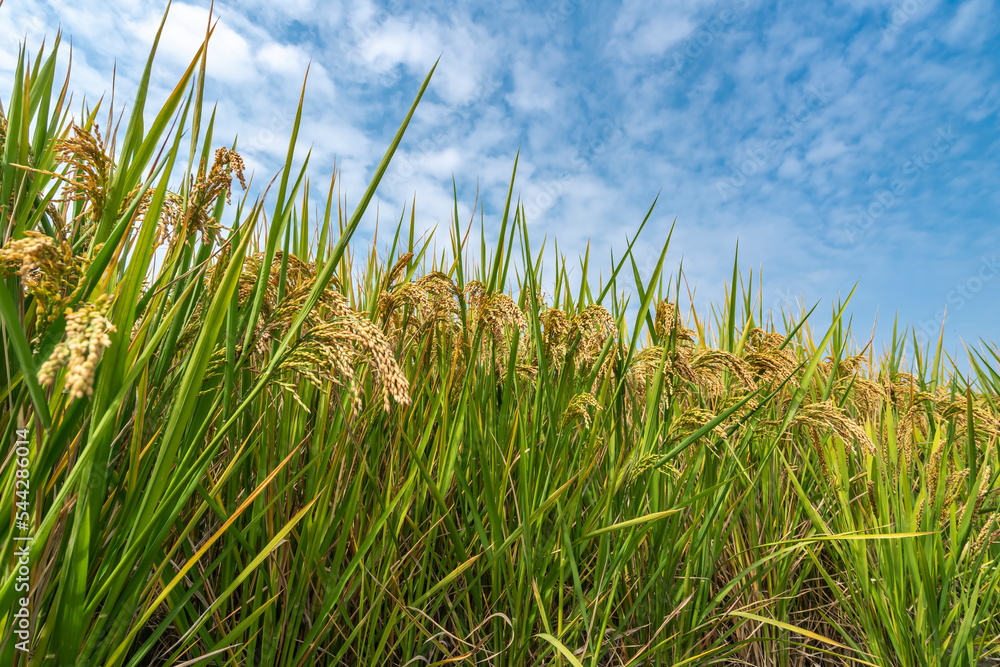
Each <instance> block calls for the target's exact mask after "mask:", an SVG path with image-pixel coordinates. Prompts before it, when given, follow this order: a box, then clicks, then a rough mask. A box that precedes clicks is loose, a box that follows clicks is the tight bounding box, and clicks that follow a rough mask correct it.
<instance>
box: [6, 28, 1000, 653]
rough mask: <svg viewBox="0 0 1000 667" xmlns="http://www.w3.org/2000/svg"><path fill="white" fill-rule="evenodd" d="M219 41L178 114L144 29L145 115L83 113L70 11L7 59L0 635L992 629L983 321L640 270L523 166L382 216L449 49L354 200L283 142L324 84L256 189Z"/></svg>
mask: <svg viewBox="0 0 1000 667" xmlns="http://www.w3.org/2000/svg"><path fill="white" fill-rule="evenodd" d="M161 29H162V26H161ZM158 39H159V38H158V37H157V40H158ZM207 44H208V37H207V36H206V43H205V44H204V45H203V46H202V48H201V50H200V51H199V52H198V53H197V54H195V55H194V58H193V60H192V62H191V64H190V66H189V67H188V68H187V70H186V71H185V73H184V75H183V77H182V78H181V80H180V81H179V82H178V84H177V86H176V87H175V88H174V90H173V92H172V93H171V94H170V96H169V97H168V98H167V99H166V101H165V102H164V104H163V106H162V107H161V108H160V109H157V110H153V111H155V114H154V115H155V121H154V122H152V123H144V122H143V118H144V115H145V114H146V113H148V112H149V110H148V109H147V108H146V92H147V90H148V84H149V77H150V71H151V68H152V63H153V58H154V55H155V52H156V43H154V46H153V50H152V52H151V54H150V56H149V61H148V63H147V65H146V69H145V74H144V76H143V78H142V80H141V82H140V84H139V88H138V90H137V92H136V95H135V104H134V108H133V110H132V115H131V118H130V119H129V120H128V122H127V123H126V124H124V126H122V125H119V124H115V123H114V122H113V117H110V116H108V117H107V120H106V121H105V120H104V118H105V114H107V113H108V110H107V109H102V108H101V106H100V105H97V106H95V107H89V106H87V105H86V103H84V104H83V106H82V107H81V109H80V110H79V111H77V112H75V113H74V112H73V111H72V110H71V106H70V105H71V101H70V95H69V92H68V91H69V89H70V81H69V73H67V74H66V79H65V81H59V80H57V78H56V72H57V54H58V53H59V48H60V40H59V39H56V41H55V42H54V44H53V45H52V48H51V49H50V50H48V51H46V50H45V49H44V48H43V49H42V50H41V51H40V52H39V53H37V54H35V55H34V56H33V57H32V56H31V55H30V54H28V53H27V52H22V53H21V57H20V60H19V64H18V68H17V72H16V75H15V78H14V81H13V82H10V84H11V88H12V90H11V93H10V97H9V104H8V107H7V108H6V109H5V110H3V111H2V113H0V115H2V118H0V156H2V157H0V224H2V225H3V227H2V231H3V236H2V241H3V243H2V249H0V270H2V272H3V281H2V283H3V286H2V289H0V314H2V318H3V319H2V322H3V331H2V334H3V352H4V357H3V364H4V375H3V378H4V384H3V387H2V392H0V399H2V401H3V403H4V406H5V409H4V412H3V413H2V417H0V428H2V430H3V437H4V438H5V440H4V442H5V443H23V444H18V445H17V446H14V444H11V445H10V446H9V447H8V448H7V449H6V451H7V453H6V454H5V456H4V459H3V471H2V475H0V487H2V495H0V508H2V513H3V515H4V516H6V517H9V520H5V521H3V522H0V557H2V562H3V563H4V569H3V571H2V578H0V619H2V621H3V625H2V628H0V633H2V635H0V637H2V639H0V656H2V658H0V659H2V664H10V665H32V666H33V665H49V664H56V665H113V666H119V665H122V666H129V667H133V666H138V665H195V664H218V665H288V666H292V665H313V664H317V665H319V664H329V665H339V664H348V665H371V664H386V665H400V666H402V665H410V664H425V665H443V664H480V663H483V664H491V665H526V664H541V665H550V664H551V665H591V666H597V665H707V664H724V665H745V664H752V665H781V666H790V665H825V664H830V665H861V664H867V665H878V666H910V665H914V666H916V665H921V666H923V665H956V666H957V665H977V664H988V663H986V662H985V661H987V660H988V659H989V658H990V656H993V655H996V654H997V653H1000V638H998V637H1000V624H998V620H1000V614H998V610H1000V595H998V579H1000V573H998V572H1000V571H998V568H997V563H998V559H1000V525H998V523H1000V522H998V520H997V509H998V500H1000V484H998V481H997V477H998V472H1000V462H998V460H997V459H998V455H997V445H998V438H1000V409H998V401H1000V374H998V371H997V365H996V362H998V361H1000V350H998V349H997V348H996V346H994V345H983V346H981V347H980V349H970V350H969V351H968V354H969V363H970V368H972V369H973V373H974V375H973V376H965V375H963V374H962V373H960V372H959V370H958V367H957V364H956V363H955V362H954V361H952V360H948V359H945V358H943V357H942V354H941V344H940V342H939V343H938V346H937V348H936V350H934V349H926V348H924V349H922V348H921V347H920V346H919V345H918V344H917V341H916V337H915V336H910V338H912V340H908V330H906V329H904V331H903V332H902V333H899V332H894V336H893V340H892V342H891V348H890V349H888V350H886V351H885V352H884V354H883V355H882V356H876V354H875V352H874V350H873V349H872V346H871V345H870V344H869V345H868V346H865V347H863V348H862V349H855V348H854V347H852V345H853V342H852V341H853V337H852V334H851V329H850V325H849V322H845V321H844V316H843V313H844V309H845V307H846V305H847V304H846V303H845V304H840V305H838V307H837V308H836V309H835V311H834V316H833V325H832V326H831V327H830V328H829V329H828V330H827V331H826V332H823V333H822V334H821V335H820V334H816V335H814V334H813V333H812V331H811V329H810V327H809V320H808V316H809V313H792V314H788V313H784V314H778V316H779V317H780V318H781V321H780V322H776V321H775V316H774V315H773V314H771V313H767V312H765V311H764V309H763V305H762V299H761V292H760V288H759V287H758V289H757V290H756V291H755V290H754V288H753V285H754V282H753V276H750V279H749V280H748V281H747V282H744V281H743V279H742V277H741V276H740V274H739V273H738V271H737V269H736V268H735V266H736V263H735V262H734V270H733V275H732V279H731V282H730V284H729V287H728V290H727V292H726V293H725V294H724V295H722V298H721V301H720V305H719V307H718V308H716V309H714V310H713V311H712V312H711V313H708V314H704V313H702V314H699V313H697V312H695V311H694V310H691V309H686V308H685V307H684V306H683V301H682V298H681V286H682V284H683V283H682V280H681V278H677V279H675V280H670V279H668V278H667V277H666V276H665V275H664V258H665V256H666V252H667V248H668V246H669V243H670V239H669V237H668V238H667V239H665V240H662V241H663V245H662V252H661V254H660V259H659V262H658V263H657V264H656V266H655V269H654V270H653V272H652V274H651V275H643V274H642V272H641V271H640V270H639V268H638V266H637V265H636V263H635V261H634V259H633V255H632V248H633V246H632V245H630V246H629V247H628V248H627V249H626V252H625V254H624V255H623V256H621V257H619V258H618V259H617V261H616V262H615V264H614V267H613V272H612V274H611V275H610V276H609V277H608V278H607V280H597V281H594V280H593V279H592V278H591V277H590V276H588V267H589V266H590V265H591V258H590V256H589V252H588V253H587V254H586V255H585V256H584V257H582V258H580V266H581V272H580V278H579V280H578V281H573V282H572V283H571V282H570V280H569V272H568V271H567V268H566V261H565V259H560V261H559V263H557V265H556V266H555V267H553V268H551V269H550V267H546V266H544V263H543V261H542V257H543V255H544V252H545V248H544V246H537V245H535V246H533V245H532V241H533V239H529V235H528V233H527V226H526V220H525V216H524V209H523V207H521V206H520V204H519V202H518V200H517V199H516V197H515V176H516V171H517V165H516V162H515V164H514V166H513V173H512V175H511V181H510V189H509V191H508V195H507V201H506V206H505V208H504V211H503V214H502V216H501V217H500V219H499V220H497V221H491V228H498V229H499V231H498V233H497V234H496V235H495V238H491V239H487V234H486V231H485V230H486V223H485V221H484V220H482V219H480V220H479V221H478V227H479V236H480V238H479V243H478V244H476V243H475V242H474V240H472V239H473V238H474V233H475V228H476V226H477V221H476V220H475V219H473V220H469V221H463V220H459V219H458V202H457V197H456V203H455V209H454V211H453V213H452V215H453V217H452V220H451V224H450V225H449V227H448V229H447V230H446V234H447V239H445V242H446V246H445V251H444V252H443V253H442V254H441V255H440V256H438V255H437V254H436V252H435V251H434V250H433V248H434V246H433V238H432V237H428V236H419V235H418V234H417V233H416V229H415V218H414V214H413V211H412V209H411V210H410V211H409V221H408V222H407V218H406V213H405V212H404V213H403V215H402V217H401V218H400V222H399V224H398V225H396V226H395V228H394V230H392V233H391V234H389V235H388V236H384V237H383V238H376V239H375V240H374V241H373V242H372V243H371V244H370V246H368V247H361V246H362V245H363V244H360V243H358V242H354V241H353V237H354V234H355V233H356V231H357V229H358V226H359V224H360V221H361V220H362V216H363V215H364V213H365V211H366V207H367V205H368V203H369V202H370V201H371V199H372V197H373V196H374V193H375V190H376V188H377V186H378V184H379V181H380V179H381V178H382V176H383V175H384V173H385V171H386V168H387V166H388V164H389V161H390V159H391V158H392V155H393V153H394V151H395V150H396V149H397V147H398V146H399V144H400V142H401V141H402V139H403V134H404V131H405V130H406V127H407V124H408V123H409V121H410V118H411V117H412V115H413V113H414V110H415V109H416V107H417V104H418V103H419V101H420V98H421V96H422V95H423V94H424V92H425V90H426V88H427V86H428V84H429V82H430V80H431V76H432V74H433V70H431V73H430V74H428V76H427V78H426V79H425V80H424V82H423V85H422V86H421V88H420V89H419V91H417V93H416V99H415V100H414V103H413V106H412V107H411V108H410V111H409V113H408V114H407V115H406V117H405V118H404V119H403V120H402V123H401V125H400V128H399V131H398V132H397V134H396V136H395V138H394V140H393V142H392V143H391V145H390V146H389V147H388V150H387V152H386V154H385V157H384V159H383V160H382V162H381V163H380V164H379V166H378V168H377V170H376V172H375V174H374V175H373V176H372V179H371V182H370V184H369V186H368V188H367V190H366V191H365V193H364V194H363V196H362V197H361V199H360V202H359V204H358V205H357V207H356V208H355V210H354V211H352V212H348V211H346V210H345V208H344V206H343V205H342V202H341V200H340V199H339V198H336V199H335V196H334V194H333V193H334V190H335V186H336V184H337V178H338V175H337V174H332V175H331V176H330V182H329V187H328V189H327V192H328V194H327V196H326V199H325V200H324V201H320V202H318V206H317V202H315V195H314V193H313V190H312V188H311V187H310V181H309V178H308V176H307V169H308V160H306V164H305V165H303V166H302V167H300V168H298V169H295V168H293V165H294V164H295V155H296V151H295V148H296V135H297V131H298V127H299V121H300V119H301V112H302V102H301V99H300V101H299V106H298V113H297V115H296V119H295V123H294V125H293V128H292V132H291V136H290V140H289V148H288V153H287V159H286V162H285V165H284V167H283V168H282V170H281V172H280V174H279V177H278V178H277V179H276V180H275V186H274V187H272V188H270V189H268V190H267V191H266V193H265V194H263V195H260V196H252V195H251V193H252V192H253V184H252V183H247V182H246V176H245V174H244V165H243V161H242V158H241V156H240V153H239V150H240V148H239V145H238V144H233V143H232V142H228V143H227V142H226V141H225V140H224V139H219V138H217V137H216V136H215V135H216V128H215V124H214V115H213V114H211V113H208V112H207V111H206V107H205V104H204V94H203V91H204V84H205V66H206V48H207ZM303 90H304V92H303V94H305V88H304V89H303ZM182 142H189V144H185V143H182ZM184 154H189V155H190V158H189V159H188V161H187V164H186V165H185V164H183V160H182V159H181V158H180V157H179V156H181V155H184ZM179 162H181V163H180V164H179ZM474 208H475V207H474ZM313 210H321V211H323V215H322V216H321V218H320V219H315V216H313V217H310V211H313ZM651 214H652V208H651V209H650V214H649V215H647V216H646V219H645V220H643V221H640V222H639V223H638V225H637V228H638V231H637V234H636V237H633V240H632V244H634V243H636V240H635V238H637V237H638V235H639V234H640V233H642V231H643V228H644V226H645V225H646V222H647V221H648V220H649V218H650V215H651ZM647 235H648V232H647ZM643 238H645V237H643ZM647 242H648V241H647ZM477 245H478V248H477ZM627 285H633V287H632V289H630V290H629V289H626V286H627ZM19 452H20V453H19ZM26 486H27V488H26ZM25 610H26V611H25ZM25 614H26V615H27V618H28V620H27V626H26V627H27V629H26V630H23V634H19V631H20V630H21V628H22V625H21V619H22V617H23V616H24V615H25Z"/></svg>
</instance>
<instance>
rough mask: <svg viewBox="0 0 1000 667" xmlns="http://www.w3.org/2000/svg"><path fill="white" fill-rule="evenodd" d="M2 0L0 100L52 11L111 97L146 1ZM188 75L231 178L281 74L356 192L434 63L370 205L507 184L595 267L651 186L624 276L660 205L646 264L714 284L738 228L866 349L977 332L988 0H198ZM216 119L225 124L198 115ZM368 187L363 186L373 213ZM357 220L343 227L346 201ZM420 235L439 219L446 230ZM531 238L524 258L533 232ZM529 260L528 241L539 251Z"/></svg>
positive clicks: (988, 136)
mask: <svg viewBox="0 0 1000 667" xmlns="http://www.w3.org/2000/svg"><path fill="white" fill-rule="evenodd" d="M77 4H78V3H71V2H68V0H56V1H49V2H42V1H40V0H6V1H5V2H4V3H3V5H2V7H0V82H7V83H5V84H3V85H2V86H0V99H3V100H6V99H8V98H9V87H10V85H9V82H10V81H11V75H12V72H13V67H14V64H15V60H14V59H15V54H16V49H17V43H18V41H19V40H22V39H25V38H26V39H27V43H28V46H29V50H31V51H34V50H36V49H37V46H38V44H39V43H40V41H41V39H42V38H43V37H45V36H48V37H49V38H50V40H51V37H52V36H54V35H55V32H56V31H57V29H58V28H59V26H62V28H63V30H64V33H65V34H66V36H67V37H72V39H73V47H74V54H73V79H72V81H73V85H72V88H73V89H74V90H76V91H77V93H78V94H80V93H85V94H86V95H87V96H88V99H91V100H96V99H97V98H98V97H99V96H100V95H101V94H102V93H104V92H106V91H108V90H109V89H110V84H111V77H112V69H113V68H114V66H115V65H116V64H117V67H118V84H117V96H118V99H119V100H121V101H124V102H126V103H127V95H128V92H130V91H131V90H134V86H135V81H136V80H137V78H138V76H139V73H140V67H141V65H142V64H143V62H144V60H145V56H146V54H147V53H148V49H149V46H150V44H151V41H152V37H153V34H154V33H155V29H156V27H157V25H158V23H159V20H160V18H161V16H162V13H163V10H164V8H165V3H164V2H160V1H156V2H153V1H151V0H106V1H103V2H100V3H97V2H91V3H81V4H84V5H85V7H83V8H81V7H79V6H75V5H77ZM215 15H216V16H217V17H218V18H220V19H221V20H220V23H219V26H218V28H217V30H216V35H215V37H214V38H213V43H212V47H211V49H210V76H211V80H210V85H209V90H208V96H209V98H210V99H217V100H218V102H219V106H218V113H219V118H218V121H217V127H218V128H219V129H218V131H217V136H218V137H219V141H224V140H228V138H229V137H232V136H234V135H236V134H237V133H238V134H239V136H240V147H241V152H242V153H243V154H244V156H245V157H246V158H247V162H248V164H250V165H251V167H252V168H254V169H255V171H256V179H257V182H258V183H261V182H266V181H267V180H270V177H271V176H272V175H273V174H274V171H275V170H276V168H277V165H278V164H280V163H281V162H282V161H283V157H284V152H285V149H286V147H287V137H288V134H289V132H290V124H291V119H292V116H293V114H294V111H295V104H296V101H297V99H298V94H299V90H300V87H301V82H302V76H303V74H304V73H305V69H306V66H307V64H308V63H310V62H311V63H312V69H311V72H310V76H309V83H308V86H307V92H306V104H305V120H304V123H303V128H302V131H301V133H300V146H301V149H302V154H304V152H305V150H306V149H307V148H308V147H309V146H310V145H311V146H312V147H313V158H312V161H311V168H310V174H312V176H313V177H314V180H315V181H317V182H320V181H323V180H324V179H328V178H329V173H330V171H331V169H332V167H333V164H334V159H336V161H337V166H338V168H340V169H341V170H342V188H343V192H344V193H345V194H346V195H347V197H348V201H349V203H353V202H355V201H357V199H358V198H359V197H360V195H361V193H362V192H363V190H364V186H365V185H366V183H367V181H368V178H369V177H370V175H371V174H372V172H373V170H374V167H375V165H376V164H377V163H378V161H379V159H380V158H381V156H382V154H383V152H384V150H385V148H386V146H387V145H388V143H389V142H390V140H391V137H392V135H393V133H394V132H395V129H396V127H397V126H398V123H399V121H400V120H401V119H402V117H403V115H404V114H405V112H406V109H407V108H408V106H409V104H410V102H411V101H412V99H413V96H414V94H415V92H416V90H417V88H418V86H419V83H420V81H421V80H422V78H423V76H424V75H425V74H426V73H427V71H428V70H429V69H430V67H431V66H432V65H433V63H434V61H435V60H436V59H437V57H438V56H439V55H440V56H441V63H440V65H439V67H438V70H437V73H436V74H435V77H434V80H433V81H432V83H431V87H430V90H429V93H428V95H427V96H425V98H424V101H423V102H422V103H421V106H420V108H419V109H418V111H417V114H416V116H415V117H414V121H413V123H412V124H411V126H410V130H409V132H408V134H407V137H406V139H404V143H403V145H402V147H401V151H400V152H399V153H397V158H396V160H395V161H394V164H393V166H391V167H390V171H389V173H388V174H387V176H386V179H385V181H384V182H383V186H382V187H381V188H380V190H379V200H378V202H377V206H378V209H379V211H380V213H381V217H382V218H383V219H385V220H384V222H388V219H389V218H398V216H399V215H400V214H401V212H402V211H403V207H404V206H406V205H408V203H409V202H410V200H411V199H412V198H413V197H414V195H416V200H417V219H418V224H419V225H420V226H421V227H422V228H430V227H432V226H433V225H435V224H437V223H439V222H440V223H442V227H445V226H447V224H448V223H449V220H450V217H451V210H452V206H453V204H452V194H451V188H452V185H451V184H452V177H453V176H454V178H455V179H456V181H457V185H458V192H459V198H460V206H459V212H460V217H461V218H462V219H463V220H464V221H468V220H469V218H470V217H471V215H472V209H471V207H472V204H473V202H474V201H475V196H476V191H477V188H478V190H479V193H480V196H481V198H482V201H483V203H484V206H485V213H486V224H487V226H490V227H494V228H495V226H496V225H497V223H498V221H499V217H500V213H501V212H502V206H503V200H504V197H505V195H506V188H507V185H508V181H509V177H510V173H511V169H512V166H513V163H514V156H515V153H516V152H517V150H518V149H520V151H521V158H520V165H519V170H518V179H517V182H516V187H515V191H516V192H517V193H518V194H519V195H520V197H521V199H522V201H523V202H524V205H525V208H526V211H527V214H528V222H529V225H530V226H531V228H532V230H533V238H536V239H537V240H536V241H535V243H536V244H538V243H540V241H541V238H542V236H544V235H548V238H549V240H550V241H549V247H551V239H552V238H553V237H555V238H557V239H558V241H559V249H560V251H561V252H562V253H564V254H565V255H566V256H567V257H568V258H569V260H570V262H569V263H570V265H576V264H575V258H576V256H577V255H578V254H579V253H580V252H581V251H582V250H583V249H584V248H585V247H586V244H587V242H588V239H589V241H590V243H591V248H592V252H593V253H594V256H593V257H592V262H591V264H592V267H593V266H597V267H598V268H601V267H604V274H605V275H607V267H609V266H610V253H611V251H612V250H613V251H615V252H616V256H619V255H620V253H621V251H622V250H623V249H624V248H625V245H626V237H631V236H632V234H633V233H634V231H635V230H636V229H637V227H638V225H639V223H640V222H641V220H642V218H643V217H644V215H645V212H646V210H647V209H648V207H649V206H650V204H651V203H652V202H653V200H654V198H655V197H656V196H657V194H658V193H659V203H658V204H657V207H656V209H655V211H654V214H653V217H652V218H651V221H650V223H649V225H647V228H646V230H645V231H644V232H643V238H644V240H645V242H646V243H645V244H641V247H640V249H639V250H638V253H637V257H638V260H639V266H640V269H642V270H643V271H644V273H646V275H648V274H649V273H650V272H651V270H652V267H653V266H654V264H655V260H656V257H657V255H658V252H659V248H660V247H661V245H662V242H663V240H664V239H665V237H666V233H667V231H668V230H669V228H670V225H671V224H672V223H673V221H674V219H675V218H676V221H677V224H676V229H675V232H674V237H673V241H672V243H671V252H670V253H669V254H668V258H667V267H668V269H669V270H670V271H672V272H676V271H677V268H678V266H679V264H680V263H681V261H683V267H684V274H685V276H686V278H687V281H688V283H689V284H690V285H691V286H692V287H693V288H694V289H695V298H694V302H695V304H696V306H697V307H698V308H699V311H700V312H704V311H705V309H706V307H707V305H708V304H710V303H718V302H719V301H720V300H721V299H722V296H723V285H724V283H725V282H726V281H727V279H728V278H729V276H731V273H732V263H733V257H734V253H735V249H736V245H737V241H738V242H739V263H740V267H741V270H742V271H743V272H744V275H747V274H748V273H749V271H750V270H751V269H752V270H753V271H754V275H755V276H756V275H757V273H758V271H761V270H762V271H763V278H764V283H763V289H764V303H765V307H770V308H773V309H774V310H775V311H777V310H779V309H781V308H785V309H786V310H787V309H789V308H791V309H792V310H794V311H796V312H797V311H798V303H799V302H800V301H801V300H804V302H805V303H806V304H807V305H808V306H812V305H813V304H814V303H816V302H817V301H819V302H820V303H821V305H820V307H819V308H818V309H817V316H816V322H815V324H816V325H823V324H825V323H826V322H828V321H829V311H830V307H831V303H832V302H834V301H836V300H838V299H840V298H843V297H845V296H846V295H847V293H848V292H849V291H850V290H851V288H852V287H853V286H854V284H855V283H856V282H857V283H859V284H858V288H857V291H856V293H855V296H854V298H853V301H852V304H853V308H852V309H851V312H852V313H853V318H854V332H855V337H856V338H857V339H859V340H862V343H863V342H864V341H866V340H867V338H868V336H869V335H870V333H871V331H872V327H873V324H874V322H875V315H876V313H878V320H879V323H878V327H877V329H876V332H875V333H876V350H877V351H878V350H881V347H882V343H883V341H884V340H885V338H887V337H888V336H889V335H890V334H891V331H892V320H893V318H894V317H895V316H896V315H897V314H898V316H899V319H900V322H901V323H910V324H911V325H915V326H916V328H917V331H918V333H919V334H920V335H921V336H932V337H935V338H936V335H937V333H938V331H939V330H940V328H941V323H942V314H943V310H944V308H945V307H947V309H948V314H947V321H946V323H945V327H944V329H945V337H946V345H947V347H948V348H949V349H952V350H954V349H956V348H958V347H959V345H960V343H961V342H962V341H964V342H966V343H971V344H975V343H977V341H978V340H979V339H980V338H983V339H986V340H993V341H998V340H1000V330H998V329H1000V317H998V315H997V313H998V312H1000V264H998V261H1000V225H998V224H997V223H998V213H1000V162H998V158H997V156H1000V131H998V130H1000V121H998V109H1000V76H998V71H997V70H998V67H1000V8H998V6H997V4H996V3H994V2H992V1H990V0H966V1H965V2H943V1H934V0H903V1H901V2H900V1H898V0H893V1H891V2H888V1H886V2H883V1H881V0H845V1H841V2H809V3H794V2H783V3H772V2H763V1H758V0H731V1H723V2H700V1H678V2H663V3H653V2H638V1H633V0H623V1H622V2H601V3H596V2H585V1H583V0H555V1H553V2H551V3H546V2H541V3H514V2H504V1H502V0H495V1H494V2H490V3H481V2H453V3H447V4H446V3H440V2H428V3H419V4H418V3H405V2H401V1H400V0H389V2H369V1H358V2H356V1H353V0H348V1H347V2H341V3H333V4H332V5H330V4H328V3H327V2H323V1H319V0H283V1H282V2H277V3H276V2H273V1H271V0H268V1H266V2H265V1H261V0H241V1H240V2H217V3H216V4H215ZM207 16H208V3H207V2H201V0H188V1H187V2H175V3H174V4H173V8H172V10H171V15H170V19H169V22H168V28H167V34H166V38H165V40H164V44H163V47H162V51H161V53H160V56H159V60H158V64H157V67H156V69H155V71H154V85H155V87H156V90H155V93H156V94H158V95H160V96H162V95H164V94H165V93H166V91H167V90H168V89H169V88H170V87H172V85H173V83H175V81H176V78H177V76H178V74H179V72H180V70H181V68H182V67H183V66H184V65H186V63H187V62H188V61H189V60H190V58H191V56H192V54H193V53H194V51H195V49H196V48H197V45H198V42H199V41H200V39H201V34H203V32H204V25H205V22H206V20H207ZM224 138H225V139H224ZM374 210H375V207H374V206H373V207H372V212H373V213H374ZM370 218H371V219H369V220H367V221H366V226H365V229H364V230H363V233H365V234H370V233H371V229H372V228H373V226H374V216H370ZM446 238H447V237H446V236H442V237H441V238H440V241H441V242H445V241H446ZM549 257H551V254H550V255H549ZM550 266H551V263H550Z"/></svg>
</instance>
